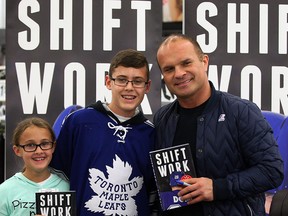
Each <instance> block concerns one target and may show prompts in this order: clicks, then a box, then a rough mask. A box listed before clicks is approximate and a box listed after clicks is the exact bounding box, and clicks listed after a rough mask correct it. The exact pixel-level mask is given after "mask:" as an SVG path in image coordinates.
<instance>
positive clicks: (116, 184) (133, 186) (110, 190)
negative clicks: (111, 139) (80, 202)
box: [85, 155, 143, 216]
mask: <svg viewBox="0 0 288 216" xmlns="http://www.w3.org/2000/svg"><path fill="white" fill-rule="evenodd" d="M106 168H107V173H108V176H107V178H106V176H105V175H104V173H103V172H102V171H101V170H98V169H95V168H91V169H89V173H90V178H89V182H90V187H91V189H92V190H93V191H94V193H95V195H94V196H92V197H91V199H90V200H88V201H87V202H86V203H85V207H86V208H87V209H88V210H89V211H91V212H95V213H96V212H101V213H103V214H104V215H112V216H116V215H138V212H137V206H136V203H135V200H134V199H133V196H135V195H136V194H138V193H139V191H140V190H141V188H142V186H143V177H134V178H132V179H131V180H129V178H130V175H131V173H132V167H131V165H130V164H129V163H125V162H123V161H122V160H121V159H120V158H119V157H118V156H117V155H116V159H114V160H113V166H112V167H109V166H106Z"/></svg>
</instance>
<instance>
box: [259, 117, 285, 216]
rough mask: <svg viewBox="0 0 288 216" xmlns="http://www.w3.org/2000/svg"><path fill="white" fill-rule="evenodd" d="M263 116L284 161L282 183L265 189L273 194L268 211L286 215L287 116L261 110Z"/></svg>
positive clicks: (278, 215) (279, 215) (271, 215)
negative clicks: (270, 188) (271, 130)
mask: <svg viewBox="0 0 288 216" xmlns="http://www.w3.org/2000/svg"><path fill="white" fill-rule="evenodd" d="M262 114H263V116H264V117H265V118H266V120H267V121H268V123H269V124H270V125H271V127H272V129H273V135H274V138H275V139H276V141H277V143H278V146H279V151H280V154H281V156H282V159H283V161H284V180H283V182H282V184H281V185H280V186H279V187H277V188H274V189H272V190H269V191H267V193H269V194H274V196H273V198H272V203H271V207H270V211H269V215H270V216H284V215H285V216H287V215H288V214H287V211H288V205H287V204H288V193H287V189H288V117H287V116H285V115H282V114H280V113H274V112H271V111H262Z"/></svg>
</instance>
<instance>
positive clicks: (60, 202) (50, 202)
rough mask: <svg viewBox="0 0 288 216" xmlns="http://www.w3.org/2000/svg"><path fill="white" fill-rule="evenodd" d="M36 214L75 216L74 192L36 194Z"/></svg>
mask: <svg viewBox="0 0 288 216" xmlns="http://www.w3.org/2000/svg"><path fill="white" fill-rule="evenodd" d="M36 212H37V214H42V215H45V216H76V214H77V213H76V192H75V191H68V192H37V193H36Z"/></svg>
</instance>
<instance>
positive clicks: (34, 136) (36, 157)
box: [13, 125, 55, 179]
mask: <svg viewBox="0 0 288 216" xmlns="http://www.w3.org/2000/svg"><path fill="white" fill-rule="evenodd" d="M45 141H54V140H52V137H51V134H50V132H49V130H48V129H46V128H39V127H37V126H34V125H33V126H30V127H28V128H27V129H26V130H25V131H24V132H23V133H22V135H21V136H20V139H19V144H20V145H21V146H23V145H27V144H40V143H43V142H45ZM54 149H55V144H54V145H53V148H52V149H48V150H42V149H41V148H40V147H39V146H38V147H37V148H36V150H35V151H34V152H26V151H24V149H23V148H22V147H20V146H13V150H14V152H15V154H16V155H17V156H19V157H22V158H23V161H24V164H25V171H24V174H25V176H26V177H28V178H30V179H33V177H35V176H39V175H41V174H43V175H45V174H46V175H48V173H49V170H48V165H49V163H50V161H51V159H52V154H53V152H54Z"/></svg>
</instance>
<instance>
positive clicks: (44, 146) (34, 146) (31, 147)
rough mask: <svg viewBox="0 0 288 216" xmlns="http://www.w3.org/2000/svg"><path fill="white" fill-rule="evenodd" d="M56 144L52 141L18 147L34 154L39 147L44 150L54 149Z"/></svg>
mask: <svg viewBox="0 0 288 216" xmlns="http://www.w3.org/2000/svg"><path fill="white" fill-rule="evenodd" d="M54 143H55V142H52V141H45V142H42V143H39V144H35V143H29V144H26V145H17V146H19V147H21V148H23V149H24V151H25V152H34V151H36V149H37V148H38V147H40V148H41V149H42V150H49V149H52V148H53V145H54Z"/></svg>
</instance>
